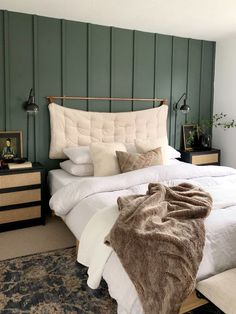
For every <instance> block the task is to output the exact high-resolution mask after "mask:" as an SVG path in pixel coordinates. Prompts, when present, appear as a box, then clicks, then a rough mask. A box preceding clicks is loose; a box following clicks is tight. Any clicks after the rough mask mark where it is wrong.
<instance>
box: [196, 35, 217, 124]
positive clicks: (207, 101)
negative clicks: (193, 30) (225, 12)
mask: <svg viewBox="0 0 236 314" xmlns="http://www.w3.org/2000/svg"><path fill="white" fill-rule="evenodd" d="M214 51H215V44H214V43H213V42H207V41H204V42H203V46H202V69H201V91H200V115H199V116H200V119H209V118H210V116H211V113H212V81H213V73H214V72H213V71H214V57H215V56H214Z"/></svg>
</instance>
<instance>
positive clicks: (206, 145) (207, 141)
mask: <svg viewBox="0 0 236 314" xmlns="http://www.w3.org/2000/svg"><path fill="white" fill-rule="evenodd" d="M201 146H202V148H203V149H211V135H210V134H202V136H201Z"/></svg>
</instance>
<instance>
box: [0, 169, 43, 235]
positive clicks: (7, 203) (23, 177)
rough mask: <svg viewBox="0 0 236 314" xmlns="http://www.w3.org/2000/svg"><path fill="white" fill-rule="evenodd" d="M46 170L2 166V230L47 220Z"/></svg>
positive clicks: (0, 201) (0, 215)
mask: <svg viewBox="0 0 236 314" xmlns="http://www.w3.org/2000/svg"><path fill="white" fill-rule="evenodd" d="M44 207H45V170H44V168H43V166H42V165H41V164H39V163H35V164H33V167H32V168H28V169H19V170H9V169H0V232H1V231H7V230H11V229H18V228H25V227H30V226H34V225H39V224H44V223H45V217H44V212H45V211H44Z"/></svg>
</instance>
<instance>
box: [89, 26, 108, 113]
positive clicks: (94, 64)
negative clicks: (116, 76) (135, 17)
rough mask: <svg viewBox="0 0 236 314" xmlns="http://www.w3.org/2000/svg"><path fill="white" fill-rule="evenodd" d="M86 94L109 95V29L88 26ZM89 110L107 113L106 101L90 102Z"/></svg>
mask: <svg viewBox="0 0 236 314" xmlns="http://www.w3.org/2000/svg"><path fill="white" fill-rule="evenodd" d="M88 36H89V38H88V40H89V42H88V48H89V51H88V70H89V72H88V75H89V77H88V83H89V86H88V93H89V96H95V97H109V95H110V28H109V27H105V26H98V25H89V32H88ZM89 110H91V111H109V110H110V104H109V102H108V101H90V102H89Z"/></svg>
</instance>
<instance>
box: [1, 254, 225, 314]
mask: <svg viewBox="0 0 236 314" xmlns="http://www.w3.org/2000/svg"><path fill="white" fill-rule="evenodd" d="M86 281H87V268H86V267H83V266H81V265H79V264H78V263H76V251H75V248H68V249H60V250H57V251H52V252H48V253H40V254H35V255H30V256H26V257H20V258H15V259H11V260H6V261H2V262H0V313H1V314H23V313H24V314H28V313H29V314H55V313H56V314H65V313H67V314H76V313H79V314H85V313H86V314H87V313H88V314H115V313H116V310H117V305H116V302H115V301H114V300H112V299H111V298H110V296H109V294H108V290H107V286H106V284H105V282H104V281H102V283H101V286H100V289H98V290H91V289H89V288H88V286H87V283H86ZM198 313H199V314H200V313H202V314H203V313H204V314H208V313H209V314H210V313H211V314H218V313H220V312H218V311H217V310H216V309H214V308H213V307H212V306H208V307H204V308H203V309H202V310H198V311H194V314H198Z"/></svg>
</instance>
